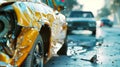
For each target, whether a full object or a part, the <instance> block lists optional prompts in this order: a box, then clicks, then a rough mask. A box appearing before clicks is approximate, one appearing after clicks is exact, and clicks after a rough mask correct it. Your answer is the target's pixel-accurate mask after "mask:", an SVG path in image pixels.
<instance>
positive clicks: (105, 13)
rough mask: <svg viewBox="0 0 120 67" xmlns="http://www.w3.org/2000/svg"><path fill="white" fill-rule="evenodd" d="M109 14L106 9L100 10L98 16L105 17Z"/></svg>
mask: <svg viewBox="0 0 120 67" xmlns="http://www.w3.org/2000/svg"><path fill="white" fill-rule="evenodd" d="M110 14H111V12H110V10H109V9H108V8H105V7H104V8H102V9H101V10H100V12H99V14H98V16H99V17H107V16H108V15H110Z"/></svg>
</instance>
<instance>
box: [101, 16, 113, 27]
mask: <svg viewBox="0 0 120 67" xmlns="http://www.w3.org/2000/svg"><path fill="white" fill-rule="evenodd" d="M101 22H102V23H103V26H108V27H112V26H113V22H112V21H111V20H110V19H108V18H101Z"/></svg>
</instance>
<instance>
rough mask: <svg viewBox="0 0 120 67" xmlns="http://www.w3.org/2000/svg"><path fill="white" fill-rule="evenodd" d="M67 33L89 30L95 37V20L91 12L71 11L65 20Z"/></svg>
mask: <svg viewBox="0 0 120 67" xmlns="http://www.w3.org/2000/svg"><path fill="white" fill-rule="evenodd" d="M67 22H68V33H70V32H71V31H72V30H90V31H92V35H96V20H95V18H94V15H93V13H92V12H91V11H71V12H70V15H69V16H68V18H67Z"/></svg>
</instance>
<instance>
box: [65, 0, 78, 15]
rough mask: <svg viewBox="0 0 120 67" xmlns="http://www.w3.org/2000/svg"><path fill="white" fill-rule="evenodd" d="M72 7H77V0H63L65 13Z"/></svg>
mask: <svg viewBox="0 0 120 67" xmlns="http://www.w3.org/2000/svg"><path fill="white" fill-rule="evenodd" d="M74 5H78V3H77V0H65V7H66V12H67V13H68V12H69V11H71V10H72V8H73V6H74Z"/></svg>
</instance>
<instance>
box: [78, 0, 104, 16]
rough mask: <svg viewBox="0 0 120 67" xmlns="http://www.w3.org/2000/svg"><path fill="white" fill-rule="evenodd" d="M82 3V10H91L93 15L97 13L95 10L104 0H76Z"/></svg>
mask: <svg viewBox="0 0 120 67" xmlns="http://www.w3.org/2000/svg"><path fill="white" fill-rule="evenodd" d="M77 1H78V2H79V3H80V4H82V5H83V10H85V11H86V10H87V11H92V12H93V13H94V15H95V16H96V15H97V10H99V9H101V8H102V7H103V6H104V0H77Z"/></svg>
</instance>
